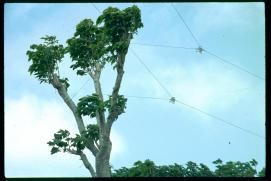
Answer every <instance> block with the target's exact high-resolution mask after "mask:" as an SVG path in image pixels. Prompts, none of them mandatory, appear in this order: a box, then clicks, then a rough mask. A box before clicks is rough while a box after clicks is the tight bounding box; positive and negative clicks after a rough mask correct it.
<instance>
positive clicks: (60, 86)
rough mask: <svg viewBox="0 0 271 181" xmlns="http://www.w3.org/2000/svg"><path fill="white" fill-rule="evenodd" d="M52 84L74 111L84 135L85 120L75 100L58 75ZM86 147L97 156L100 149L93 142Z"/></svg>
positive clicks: (51, 81) (80, 130)
mask: <svg viewBox="0 0 271 181" xmlns="http://www.w3.org/2000/svg"><path fill="white" fill-rule="evenodd" d="M50 83H51V84H52V85H53V87H54V88H55V89H57V91H58V93H59V95H60V96H61V98H62V99H63V100H64V102H65V103H66V104H67V106H68V107H69V108H70V110H71V111H72V113H73V115H74V117H75V120H76V123H77V127H78V129H79V132H80V134H82V133H83V132H84V131H86V128H85V125H84V122H83V119H82V117H81V116H80V115H79V114H78V112H77V107H76V105H75V103H74V102H73V100H72V99H71V98H70V96H69V94H68V92H67V90H66V87H65V86H64V85H63V84H61V82H60V81H59V77H58V76H57V75H56V74H53V79H52V80H50ZM86 147H87V148H88V149H89V150H90V151H91V152H92V154H93V155H94V156H96V155H97V152H98V149H97V148H96V146H95V145H94V142H93V141H92V142H91V141H88V142H87V145H86Z"/></svg>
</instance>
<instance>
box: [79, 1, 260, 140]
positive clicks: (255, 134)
mask: <svg viewBox="0 0 271 181" xmlns="http://www.w3.org/2000/svg"><path fill="white" fill-rule="evenodd" d="M92 4H93V3H92ZM93 6H94V7H95V9H96V10H97V11H98V12H100V11H99V9H98V8H97V7H96V6H95V5H94V4H93ZM172 7H173V8H174V9H175V11H176V12H177V13H178V11H177V9H176V8H175V7H174V5H173V4H172ZM178 15H179V17H180V18H181V20H182V21H183V22H184V24H185V25H186V27H187V29H188V30H189V32H190V33H191V35H192V37H193V38H194V40H195V41H196V43H197V44H198V45H199V43H198V41H197V39H196V38H195V36H194V35H193V33H192V31H191V30H190V29H189V27H188V26H187V24H186V23H185V21H184V19H183V18H182V16H181V14H180V13H178ZM134 44H135V43H134ZM145 45H146V44H145ZM149 46H157V45H149ZM182 48H184V47H182ZM130 49H131V51H132V53H133V54H134V55H135V57H136V58H137V59H138V60H139V62H140V63H141V64H142V65H143V66H144V67H145V68H146V70H147V71H148V72H149V73H150V74H151V75H152V76H153V78H154V79H155V80H156V81H157V82H158V83H159V85H160V86H161V87H162V88H163V89H164V90H165V91H166V92H167V93H168V95H169V96H171V97H172V95H171V93H170V92H169V91H168V89H167V88H166V87H165V86H163V84H162V83H161V82H160V81H159V79H158V78H157V77H156V76H155V75H154V74H153V73H152V71H151V70H150V69H149V68H148V67H147V65H146V64H145V63H144V62H143V61H142V60H141V58H140V57H139V56H138V55H137V54H136V52H135V51H134V50H133V49H132V48H130ZM191 49H192V48H191ZM204 51H205V52H206V50H204ZM208 53H210V52H208ZM212 55H215V54H212ZM217 58H220V57H218V56H217ZM225 62H228V61H225ZM228 63H229V62H228ZM233 65H234V64H233ZM258 78H259V77H258ZM88 81H89V79H88V80H87V81H86V82H85V84H86V83H87V82H88ZM85 84H84V85H83V86H82V87H84V86H85ZM82 87H81V88H82ZM81 88H80V89H81ZM129 97H134V98H140V99H161V100H168V99H166V98H155V97H141V96H129ZM172 98H173V97H172ZM175 101H176V102H177V103H180V104H182V105H185V106H186V107H189V108H191V109H193V110H196V111H198V112H200V113H202V114H205V115H207V116H209V117H212V118H213V119H215V120H219V121H221V122H223V123H226V124H228V125H230V126H233V127H235V128H238V129H240V130H242V131H244V132H246V133H249V134H251V135H254V136H257V137H260V138H264V139H265V137H264V136H261V135H259V134H257V133H255V132H252V131H250V130H248V129H244V128H242V127H240V126H238V125H235V124H233V123H230V122H228V121H226V120H224V119H222V118H220V117H218V116H215V115H213V114H211V113H208V112H206V111H203V110H201V109H199V108H197V107H195V106H192V105H190V104H187V103H185V102H183V101H180V100H178V99H175V97H174V102H175Z"/></svg>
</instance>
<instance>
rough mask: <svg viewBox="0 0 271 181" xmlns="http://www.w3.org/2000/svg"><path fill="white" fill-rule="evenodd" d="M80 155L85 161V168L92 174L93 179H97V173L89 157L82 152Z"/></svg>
mask: <svg viewBox="0 0 271 181" xmlns="http://www.w3.org/2000/svg"><path fill="white" fill-rule="evenodd" d="M79 155H80V157H81V160H82V161H83V163H84V165H85V167H86V168H87V169H88V170H89V172H90V174H91V175H92V177H96V173H95V171H94V168H93V167H92V165H91V164H90V162H89V161H88V159H87V156H86V155H85V154H84V153H83V152H80V153H79Z"/></svg>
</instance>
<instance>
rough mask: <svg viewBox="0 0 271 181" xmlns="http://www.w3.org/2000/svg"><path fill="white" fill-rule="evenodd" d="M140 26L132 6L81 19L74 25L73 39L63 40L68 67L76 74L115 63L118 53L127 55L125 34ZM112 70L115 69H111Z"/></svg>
mask: <svg viewBox="0 0 271 181" xmlns="http://www.w3.org/2000/svg"><path fill="white" fill-rule="evenodd" d="M141 27H143V24H142V22H141V15H140V10H139V8H138V7H137V6H132V7H130V8H126V9H124V10H119V9H118V8H112V7H109V8H107V9H106V10H104V12H103V14H102V15H100V16H99V17H98V19H97V21H96V24H94V22H93V21H92V20H91V19H84V20H83V21H81V22H80V23H79V24H78V25H77V26H76V32H75V33H74V36H73V37H72V38H70V39H68V40H67V44H68V48H67V50H68V52H69V53H70V56H71V58H72V61H73V64H72V65H71V68H72V69H73V70H75V69H76V70H77V74H78V75H85V74H86V72H87V71H89V70H95V66H96V64H100V65H101V67H103V66H104V65H105V64H106V63H111V64H115V63H116V62H117V57H118V54H119V53H123V52H127V50H128V46H129V42H128V35H129V34H130V35H131V36H132V35H133V34H134V33H137V29H138V28H141ZM114 67H115V66H114Z"/></svg>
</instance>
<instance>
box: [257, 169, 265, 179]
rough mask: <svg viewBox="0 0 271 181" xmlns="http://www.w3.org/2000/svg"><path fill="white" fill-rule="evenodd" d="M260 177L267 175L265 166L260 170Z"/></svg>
mask: <svg viewBox="0 0 271 181" xmlns="http://www.w3.org/2000/svg"><path fill="white" fill-rule="evenodd" d="M258 177H265V168H263V169H262V170H261V171H259V173H258Z"/></svg>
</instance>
